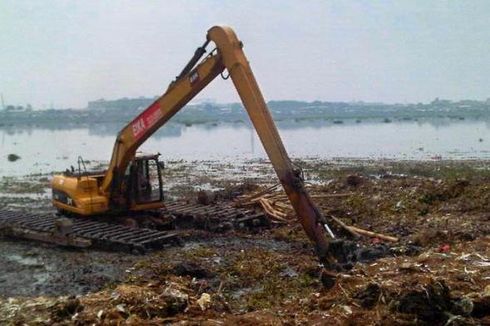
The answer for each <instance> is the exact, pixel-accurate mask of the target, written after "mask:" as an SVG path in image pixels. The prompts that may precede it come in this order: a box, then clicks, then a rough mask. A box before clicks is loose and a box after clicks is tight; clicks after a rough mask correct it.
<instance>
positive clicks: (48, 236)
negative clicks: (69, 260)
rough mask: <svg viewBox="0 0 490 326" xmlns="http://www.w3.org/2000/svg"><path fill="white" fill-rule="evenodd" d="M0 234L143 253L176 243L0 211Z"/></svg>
mask: <svg viewBox="0 0 490 326" xmlns="http://www.w3.org/2000/svg"><path fill="white" fill-rule="evenodd" d="M0 232H1V233H2V234H4V235H7V236H13V237H16V238H26V239H33V240H38V241H43V242H50V243H55V244H58V245H64V246H73V247H97V248H102V249H116V250H124V251H131V252H139V253H143V252H145V251H147V250H149V249H159V248H162V247H164V246H165V245H169V244H172V243H174V242H176V241H178V234H177V233H176V232H165V231H157V230H152V229H146V228H136V229H135V228H131V227H128V226H124V225H120V224H112V223H106V222H101V221H97V220H93V219H87V218H74V217H73V218H66V217H60V216H57V215H56V214H54V213H44V214H32V213H25V212H18V211H5V210H1V211H0Z"/></svg>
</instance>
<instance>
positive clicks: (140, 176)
mask: <svg viewBox="0 0 490 326" xmlns="http://www.w3.org/2000/svg"><path fill="white" fill-rule="evenodd" d="M159 156H160V154H156V155H141V156H136V157H135V158H134V159H133V160H132V162H131V164H130V165H129V166H128V169H127V173H128V174H127V175H126V180H127V182H128V186H127V202H128V203H129V204H130V207H131V210H145V209H154V208H159V207H162V206H163V182H162V170H163V168H164V165H163V162H161V161H159V160H158V157H159Z"/></svg>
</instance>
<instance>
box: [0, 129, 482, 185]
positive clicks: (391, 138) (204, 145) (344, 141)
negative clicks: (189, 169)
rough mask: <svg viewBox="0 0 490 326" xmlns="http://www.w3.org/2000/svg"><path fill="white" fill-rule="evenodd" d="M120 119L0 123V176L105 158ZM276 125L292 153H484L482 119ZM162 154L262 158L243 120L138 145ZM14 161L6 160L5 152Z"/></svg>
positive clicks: (165, 134) (170, 132) (162, 134)
mask: <svg viewBox="0 0 490 326" xmlns="http://www.w3.org/2000/svg"><path fill="white" fill-rule="evenodd" d="M119 129H120V126H119V125H101V124H97V125H95V126H93V127H91V128H75V129H58V128H57V129H49V128H40V127H38V128H34V127H33V128H21V129H14V127H10V128H6V127H3V128H0V176H5V175H7V176H8V175H25V174H31V173H49V172H51V171H60V170H64V169H66V168H68V167H69V166H70V165H76V160H77V157H78V156H79V155H81V156H83V158H84V159H85V160H96V161H107V160H108V159H109V158H110V156H111V151H112V147H113V144H114V140H115V137H116V134H117V131H118V130H119ZM279 131H280V134H281V137H282V138H283V141H284V143H285V145H286V148H287V150H288V152H289V153H290V156H291V157H301V158H306V157H309V158H311V157H318V158H326V159H332V158H369V159H404V160H405V159H414V160H431V159H441V158H442V159H456V160H459V159H490V123H489V122H488V121H466V120H463V121H450V122H448V121H432V122H413V121H411V122H392V123H381V122H377V123H368V122H362V123H354V122H352V123H345V124H332V123H331V122H325V121H316V122H312V121H309V122H294V121H290V122H281V123H279ZM141 149H142V150H143V151H144V152H151V153H153V152H160V153H162V159H163V160H180V159H183V160H218V161H230V162H233V161H243V160H250V159H257V158H265V157H266V156H265V152H264V150H263V148H262V144H261V143H260V141H259V139H258V137H257V135H256V133H255V131H254V130H253V129H252V128H251V127H250V126H248V125H245V124H242V123H237V124H219V125H216V124H202V125H192V126H184V125H180V124H169V125H167V126H165V127H163V128H162V130H160V131H159V132H158V133H157V134H155V135H154V136H153V137H152V138H150V139H149V140H148V141H147V142H146V143H145V144H144V145H143V146H142V148H141ZM10 153H15V154H17V155H20V156H21V159H19V160H18V161H15V162H9V161H8V160H7V155H8V154H10Z"/></svg>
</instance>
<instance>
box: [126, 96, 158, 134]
mask: <svg viewBox="0 0 490 326" xmlns="http://www.w3.org/2000/svg"><path fill="white" fill-rule="evenodd" d="M161 116H162V111H160V104H159V103H158V101H157V102H155V103H153V104H152V105H150V106H149V107H148V108H147V109H146V110H145V111H143V112H142V113H141V114H140V115H139V116H137V117H136V119H134V120H133V122H132V123H131V126H132V129H133V136H134V138H136V139H138V138H140V137H141V136H142V135H143V134H144V133H145V131H146V130H147V129H149V128H151V127H153V125H155V123H156V122H157V121H158V119H160V117H161Z"/></svg>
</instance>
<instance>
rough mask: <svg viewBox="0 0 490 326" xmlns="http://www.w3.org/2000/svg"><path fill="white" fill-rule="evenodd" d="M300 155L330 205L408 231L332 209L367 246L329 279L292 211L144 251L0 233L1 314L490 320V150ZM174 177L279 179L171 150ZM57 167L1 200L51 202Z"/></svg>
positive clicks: (206, 320)
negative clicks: (462, 156)
mask: <svg viewBox="0 0 490 326" xmlns="http://www.w3.org/2000/svg"><path fill="white" fill-rule="evenodd" d="M295 163H296V164H297V165H299V166H301V167H302V168H303V171H304V174H305V179H306V181H307V183H308V184H309V189H310V193H311V194H312V195H313V196H314V198H315V202H316V203H317V204H318V206H319V207H320V208H321V209H322V211H323V212H324V213H325V215H328V216H334V217H336V218H338V219H340V220H341V221H342V222H343V223H345V224H348V225H354V226H357V227H360V228H362V229H365V230H370V231H373V232H379V233H382V234H385V235H390V236H393V237H397V238H399V241H398V242H396V243H392V242H387V241H383V240H382V239H379V238H376V237H361V238H360V239H354V238H352V235H351V234H349V233H348V232H345V231H344V230H342V228H340V227H339V226H338V225H337V224H335V223H334V222H333V221H330V222H331V225H332V228H333V229H334V232H335V233H336V234H338V235H339V236H342V237H343V238H345V239H346V240H348V241H351V242H349V243H351V245H353V246H356V245H357V244H359V245H362V248H367V249H366V251H365V256H363V255H361V254H359V255H357V256H355V257H353V256H352V255H351V256H350V257H349V260H348V261H347V262H346V264H344V266H343V267H344V269H343V270H342V271H341V272H340V273H338V274H337V276H336V278H335V280H334V282H333V283H332V284H330V283H328V282H324V281H323V280H324V279H323V277H322V269H321V267H320V266H319V264H318V261H317V259H316V256H315V255H314V252H313V250H312V246H311V245H310V244H309V243H308V240H307V239H306V236H305V235H304V233H303V231H302V229H301V227H300V226H299V224H298V223H296V222H295V221H294V220H292V221H290V222H289V223H278V224H277V225H274V226H273V227H272V228H270V229H261V230H259V231H256V232H253V231H252V232H241V231H227V232H224V233H209V232H204V231H200V232H199V234H198V235H197V236H195V237H191V238H189V239H187V240H186V242H185V244H184V246H183V247H172V248H169V249H166V250H162V251H159V252H154V253H150V254H149V255H145V256H134V255H128V254H125V253H117V252H102V251H80V250H66V249H62V248H57V247H54V246H51V245H46V244H39V243H31V242H26V241H13V240H11V239H0V251H1V253H2V254H1V255H0V266H2V275H0V323H2V324H22V323H27V324H39V325H51V324H53V323H58V324H60V325H65V324H66V325H68V324H81V325H83V324H118V323H119V324H134V325H139V324H150V325H154V324H162V323H179V322H184V324H200V323H203V324H213V325H214V324H237V323H245V324H258V323H263V324H271V325H276V324H284V323H286V324H308V325H309V324H319V325H320V324H332V325H335V324H339V325H344V324H367V325H369V324H381V325H393V324H432V325H445V324H451V325H462V324H469V325H479V324H486V323H490V313H489V311H490V162H488V161H428V162H418V161H369V160H335V161H324V160H318V159H308V160H298V161H296V162H295ZM97 165H99V163H98V162H93V163H92V166H94V167H95V166H97ZM164 178H165V184H166V186H165V188H166V189H165V190H166V193H167V198H172V199H175V198H187V199H192V198H194V197H195V195H196V192H197V191H199V190H208V191H214V192H216V193H217V196H218V198H219V200H223V201H229V200H232V199H233V198H234V197H236V196H237V195H244V194H245V195H247V194H250V193H254V192H257V191H259V190H261V189H264V188H265V187H268V186H270V185H272V184H274V183H275V178H274V177H273V171H272V168H271V166H270V164H269V163H268V162H267V161H261V160H259V161H252V162H246V163H245V164H244V165H243V166H238V165H231V164H222V163H220V162H215V161H206V162H186V161H175V162H168V163H167V169H166V171H165V175H164ZM49 179H50V175H37V176H25V177H18V178H17V177H15V178H13V177H12V178H7V177H3V178H2V179H0V208H2V209H15V210H34V209H35V210H39V211H41V210H49V209H51V208H50V200H49V196H50V194H49V191H48V190H47V188H48V187H49ZM332 194H348V195H346V196H342V197H336V196H329V195H332ZM356 248H357V247H356ZM351 252H352V251H351Z"/></svg>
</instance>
